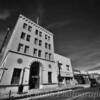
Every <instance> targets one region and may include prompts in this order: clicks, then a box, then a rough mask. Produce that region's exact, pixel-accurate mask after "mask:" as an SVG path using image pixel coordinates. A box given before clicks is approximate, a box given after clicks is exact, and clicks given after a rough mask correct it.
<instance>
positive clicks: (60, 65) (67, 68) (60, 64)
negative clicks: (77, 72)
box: [58, 63, 70, 71]
mask: <svg viewBox="0 0 100 100" xmlns="http://www.w3.org/2000/svg"><path fill="white" fill-rule="evenodd" d="M62 65H63V64H62V63H59V65H58V66H59V67H60V69H61V70H62V67H63V66H62ZM66 70H67V71H69V70H70V66H69V65H66Z"/></svg>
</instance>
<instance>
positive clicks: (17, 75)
mask: <svg viewBox="0 0 100 100" xmlns="http://www.w3.org/2000/svg"><path fill="white" fill-rule="evenodd" d="M20 74H21V69H17V68H14V71H13V76H12V80H11V84H19V81H20Z"/></svg>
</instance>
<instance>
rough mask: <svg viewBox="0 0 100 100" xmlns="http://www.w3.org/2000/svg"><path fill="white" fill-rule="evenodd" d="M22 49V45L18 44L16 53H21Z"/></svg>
mask: <svg viewBox="0 0 100 100" xmlns="http://www.w3.org/2000/svg"><path fill="white" fill-rule="evenodd" d="M21 49H23V44H21V43H19V45H18V49H17V51H21Z"/></svg>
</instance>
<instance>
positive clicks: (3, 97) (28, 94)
mask: <svg viewBox="0 0 100 100" xmlns="http://www.w3.org/2000/svg"><path fill="white" fill-rule="evenodd" d="M81 87H83V86H81V85H76V86H68V87H66V86H61V87H55V88H54V87H53V88H43V89H33V90H29V91H27V92H26V93H22V94H17V93H14V92H13V93H12V92H11V93H10V92H9V93H5V94H0V100H7V99H9V98H15V99H21V98H28V97H31V96H38V95H44V94H48V93H53V92H54V93H55V92H60V91H66V90H71V89H75V88H81Z"/></svg>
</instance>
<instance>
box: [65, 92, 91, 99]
mask: <svg viewBox="0 0 100 100" xmlns="http://www.w3.org/2000/svg"><path fill="white" fill-rule="evenodd" d="M86 94H89V92H87V93H82V94H80V95H77V96H74V97H72V98H69V99H66V100H72V99H75V98H77V97H80V96H84V95H86Z"/></svg>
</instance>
